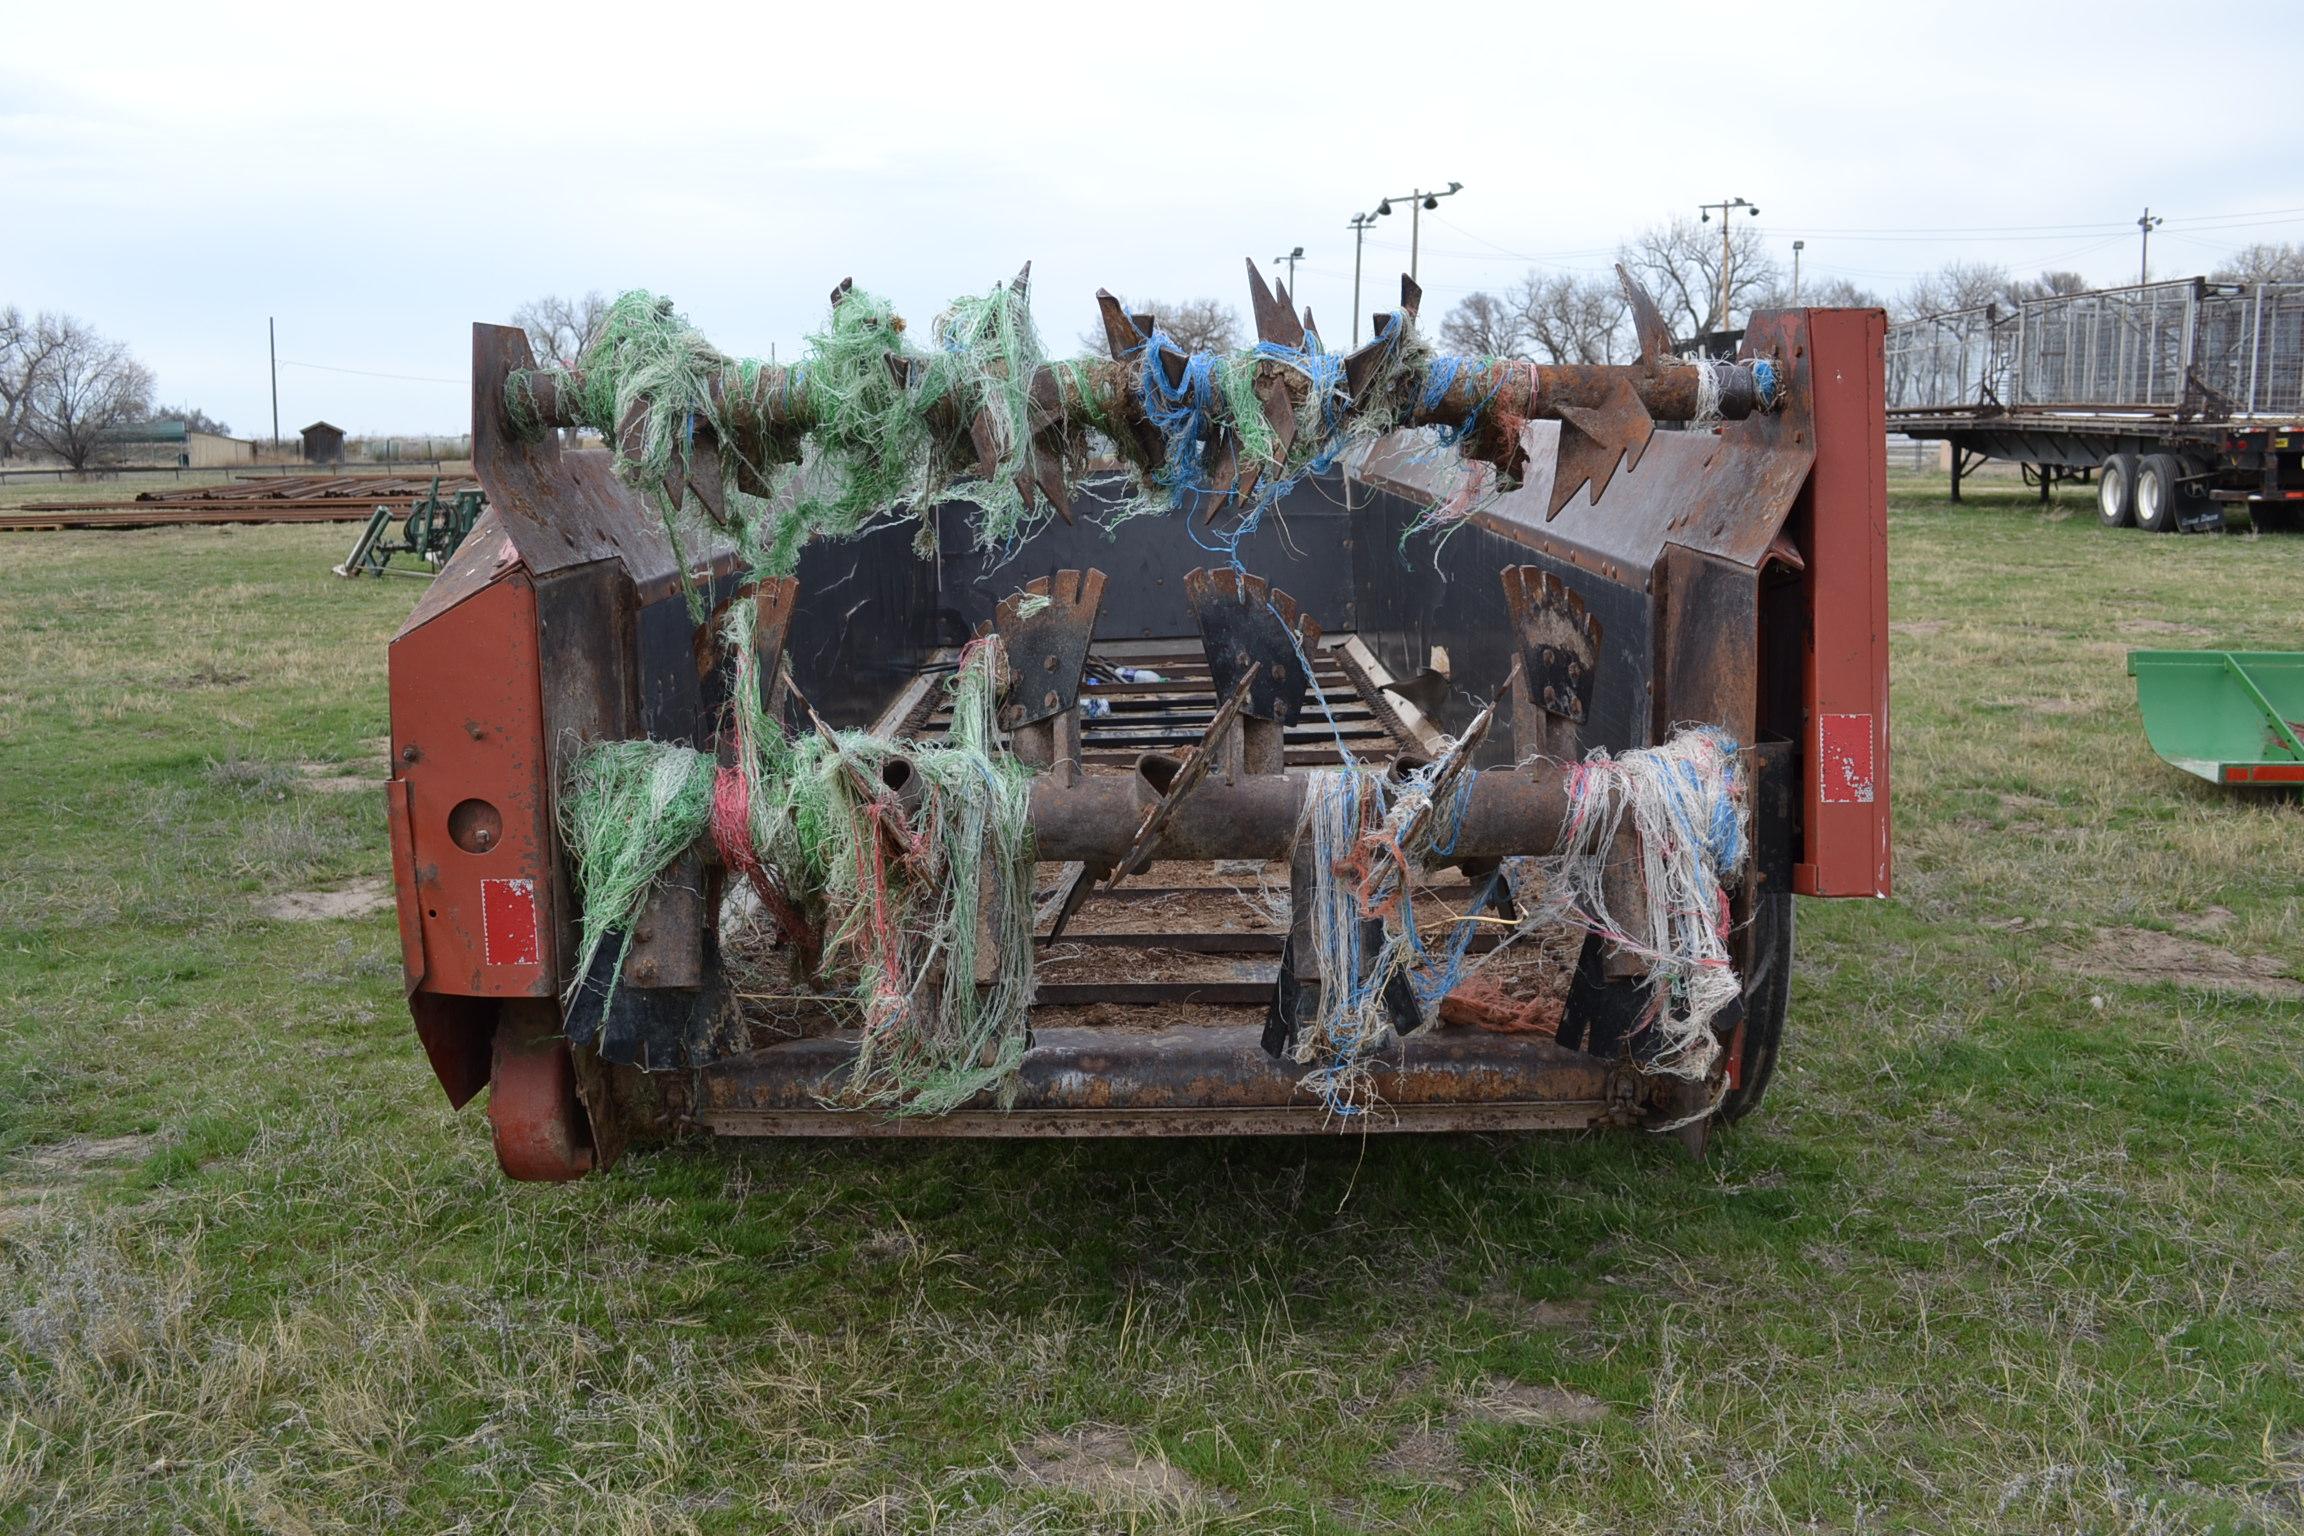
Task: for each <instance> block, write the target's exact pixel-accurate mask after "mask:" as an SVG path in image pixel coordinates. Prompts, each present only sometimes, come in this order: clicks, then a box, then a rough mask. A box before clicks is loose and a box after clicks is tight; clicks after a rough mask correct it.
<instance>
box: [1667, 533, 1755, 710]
mask: <svg viewBox="0 0 2304 1536" xmlns="http://www.w3.org/2000/svg"><path fill="white" fill-rule="evenodd" d="M1656 585H1657V589H1658V592H1659V594H1660V595H1661V597H1662V598H1663V603H1662V607H1663V611H1664V636H1663V643H1662V645H1661V647H1660V649H1661V650H1662V652H1663V655H1662V656H1661V657H1660V658H1659V660H1660V672H1661V676H1662V682H1663V686H1662V687H1661V688H1659V689H1658V690H1657V695H1656V716H1655V730H1656V739H1657V740H1658V741H1662V740H1664V739H1665V738H1666V737H1667V736H1668V735H1669V734H1670V733H1671V730H1672V728H1673V726H1675V725H1676V724H1679V723H1680V722H1682V721H1687V720H1701V721H1703V722H1704V723H1705V724H1707V725H1717V726H1719V727H1720V728H1721V729H1722V730H1724V731H1726V732H1727V733H1728V734H1729V735H1730V736H1732V737H1734V738H1735V739H1736V741H1737V742H1738V744H1740V745H1747V746H1748V745H1750V744H1751V743H1752V741H1753V739H1754V737H1755V736H1756V735H1757V734H1758V729H1759V714H1758V710H1759V705H1760V573H1759V572H1758V571H1755V570H1753V569H1752V568H1750V567H1749V566H1743V565H1738V564H1736V563H1735V562H1734V561H1731V560H1723V559H1721V558H1720V557H1719V556H1718V555H1708V554H1705V553H1704V552H1703V551H1702V550H1695V549H1689V548H1687V547H1686V546H1684V545H1679V544H1673V545H1668V546H1666V548H1665V551H1664V563H1663V565H1662V567H1661V568H1660V569H1659V571H1658V572H1657V583H1656Z"/></svg>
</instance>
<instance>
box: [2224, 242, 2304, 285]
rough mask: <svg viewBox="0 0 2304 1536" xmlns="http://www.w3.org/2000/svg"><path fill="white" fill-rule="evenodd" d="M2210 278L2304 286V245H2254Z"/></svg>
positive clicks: (2226, 263)
mask: <svg viewBox="0 0 2304 1536" xmlns="http://www.w3.org/2000/svg"><path fill="white" fill-rule="evenodd" d="M2208 275H2209V276H2210V277H2212V278H2214V279H2215V280H2216V281H2217V282H2219V283H2304V246H2300V245H2294V244H2291V243H2289V242H2287V241H2282V242H2280V243H2279V244H2277V245H2273V244H2267V243H2259V244H2256V245H2251V246H2248V247H2246V248H2245V249H2242V250H2238V251H2235V252H2233V253H2232V258H2231V260H2229V261H2227V262H2225V263H2224V264H2223V265H2222V266H2220V267H2218V268H2217V269H2216V270H2215V271H2214V272H2211V273H2210V274H2208Z"/></svg>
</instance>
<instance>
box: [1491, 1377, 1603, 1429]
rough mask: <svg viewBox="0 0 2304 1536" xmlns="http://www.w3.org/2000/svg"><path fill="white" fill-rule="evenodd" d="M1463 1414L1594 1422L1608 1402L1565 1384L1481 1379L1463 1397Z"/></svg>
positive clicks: (1496, 1419)
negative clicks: (1470, 1393)
mask: <svg viewBox="0 0 2304 1536" xmlns="http://www.w3.org/2000/svg"><path fill="white" fill-rule="evenodd" d="M1464 1417H1465V1418H1467V1419H1476V1420H1479V1421H1480V1422H1482V1423H1487V1424H1597V1423H1599V1422H1600V1421H1601V1420H1602V1419H1604V1418H1606V1417H1608V1405H1607V1404H1606V1403H1604V1402H1602V1401H1601V1400H1600V1399H1598V1398H1596V1397H1589V1396H1586V1395H1585V1394H1584V1393H1582V1392H1574V1391H1570V1390H1569V1389H1568V1388H1566V1387H1555V1386H1532V1385H1528V1384H1525V1383H1522V1382H1516V1381H1493V1380H1491V1381H1484V1382H1482V1383H1481V1384H1480V1388H1479V1390H1478V1391H1477V1392H1476V1393H1474V1394H1472V1395H1469V1396H1467V1397H1466V1398H1465V1399H1464Z"/></svg>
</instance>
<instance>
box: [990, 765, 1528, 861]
mask: <svg viewBox="0 0 2304 1536" xmlns="http://www.w3.org/2000/svg"><path fill="white" fill-rule="evenodd" d="M1306 782H1307V781H1306V780H1305V778H1304V777H1303V776H1302V775H1300V774H1276V773H1275V774H1244V775H1242V776H1241V777H1240V778H1239V779H1237V780H1236V781H1234V782H1232V783H1230V784H1217V783H1209V784H1203V785H1201V786H1200V788H1199V789H1198V790H1197V791H1196V792H1195V793H1194V794H1193V795H1192V797H1191V798H1190V799H1188V800H1186V801H1184V802H1182V803H1181V804H1179V805H1178V806H1177V807H1176V808H1175V812H1174V814H1173V815H1172V816H1171V818H1170V819H1169V822H1168V825H1167V828H1166V829H1165V831H1163V833H1162V834H1161V842H1160V856H1161V857H1162V858H1164V859H1257V858H1261V859H1277V858H1284V857H1286V856H1287V855H1288V853H1289V851H1290V849H1291V848H1292V847H1293V846H1294V844H1295V842H1296V831H1297V824H1298V822H1299V820H1300V819H1301V817H1302V814H1303V810H1304V795H1305V791H1306ZM1158 799H1159V790H1158V787H1157V786H1156V785H1155V784H1154V783H1153V781H1152V780H1151V779H1150V778H1148V777H1146V775H1145V774H1143V773H1142V772H1138V773H1132V774H1091V775H1088V776H1086V777H1084V778H1082V779H1081V780H1080V781H1079V782H1078V783H1076V784H1073V785H1070V786H1062V785H1057V784H1053V783H1050V782H1047V781H1045V780H1043V781H1042V782H1039V783H1036V784H1034V785H1033V786H1032V836H1033V839H1034V843H1035V846H1036V847H1037V848H1038V850H1039V854H1040V857H1041V858H1042V859H1044V860H1048V861H1050V862H1067V861H1071V860H1075V859H1076V860H1078V861H1080V862H1081V863H1084V864H1088V865H1091V866H1098V865H1101V866H1110V865H1113V864H1116V863H1118V862H1119V860H1120V859H1121V858H1122V857H1123V856H1124V855H1126V853H1127V851H1128V846H1129V843H1130V842H1131V840H1132V839H1133V838H1134V836H1135V832H1136V829H1137V828H1138V827H1139V826H1140V825H1142V823H1143V819H1144V813H1145V812H1146V810H1148V809H1149V808H1150V807H1151V806H1153V805H1154V804H1155V803H1157V801H1158ZM1567 804H1568V800H1567V790H1566V788H1565V786H1564V784H1563V782H1562V778H1561V775H1560V772H1559V770H1558V769H1557V768H1556V767H1549V766H1538V767H1534V768H1525V769H1518V768H1516V769H1496V770H1491V771H1489V772H1487V773H1483V774H1481V775H1480V776H1479V778H1478V779H1476V780H1475V781H1474V782H1473V784H1472V788H1471V791H1470V794H1469V798H1468V803H1467V805H1466V808H1465V812H1464V823H1463V830H1462V831H1461V832H1460V833H1459V834H1458V836H1457V838H1456V841H1455V844H1454V847H1453V851H1452V857H1456V858H1480V857H1493V856H1498V855H1504V854H1523V853H1546V852H1549V851H1550V850H1551V849H1552V847H1553V846H1554V844H1555V843H1556V842H1557V841H1558V838H1559V833H1560V827H1561V823H1562V821H1563V819H1564V818H1565V816H1566V812H1567Z"/></svg>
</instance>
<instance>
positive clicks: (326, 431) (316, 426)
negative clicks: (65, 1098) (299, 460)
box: [302, 421, 344, 464]
mask: <svg viewBox="0 0 2304 1536" xmlns="http://www.w3.org/2000/svg"><path fill="white" fill-rule="evenodd" d="M302 435H303V438H304V462H305V463H307V464H341V463H343V462H344V429H343V428H342V427H338V426H331V425H330V424H329V423H327V422H325V421H316V422H314V423H312V425H310V426H308V427H306V428H305V429H304V431H303V434H302Z"/></svg>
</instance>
